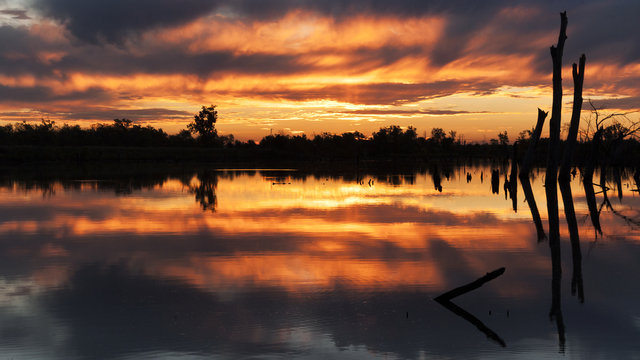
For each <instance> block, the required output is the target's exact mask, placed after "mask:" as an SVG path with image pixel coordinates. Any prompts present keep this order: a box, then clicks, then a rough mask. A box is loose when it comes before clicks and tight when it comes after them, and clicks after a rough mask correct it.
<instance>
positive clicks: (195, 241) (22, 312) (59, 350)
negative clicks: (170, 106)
mask: <svg viewBox="0 0 640 360" xmlns="http://www.w3.org/2000/svg"><path fill="white" fill-rule="evenodd" d="M502 169H503V170H502V174H505V176H507V171H506V170H507V169H508V170H509V175H508V182H509V187H508V193H509V194H512V195H511V199H510V201H509V200H507V201H505V200H504V198H503V196H502V195H501V194H500V196H495V195H493V194H492V190H493V188H494V184H493V183H494V173H497V175H496V176H495V178H497V179H498V180H497V181H498V184H499V182H500V180H501V177H502V176H501V174H500V171H501V170H500V167H499V166H495V165H493V166H492V165H487V166H485V165H466V166H462V167H459V168H458V167H446V166H444V165H441V164H438V166H437V167H436V166H434V167H428V168H427V169H424V170H418V171H414V172H409V171H406V170H403V171H402V172H399V173H397V172H393V171H391V172H384V171H380V170H376V171H373V170H372V171H362V170H360V171H359V172H358V173H356V172H355V171H354V172H350V171H344V172H342V173H330V172H328V173H322V172H313V173H308V172H305V171H294V170H284V171H283V170H215V169H208V168H197V169H189V168H174V169H168V170H165V171H161V170H159V169H153V171H150V172H148V173H143V174H140V175H139V176H136V175H134V174H131V173H122V174H120V175H114V174H117V172H115V173H112V174H109V176H105V175H104V174H102V175H101V174H95V173H91V172H86V173H81V174H72V173H65V174H64V175H60V174H55V175H51V176H36V175H33V174H15V173H14V174H12V175H11V176H5V177H4V178H2V179H1V180H0V196H1V197H0V199H1V200H0V331H1V333H2V334H7V335H6V336H3V337H1V339H0V354H2V356H0V357H7V358H11V357H16V358H19V357H23V358H24V357H29V358H44V357H52V358H74V357H75V358H141V357H149V358H154V357H155V358H157V357H162V356H167V357H170V356H175V357H180V356H185V357H186V356H187V355H189V356H193V357H198V356H202V357H209V356H211V355H217V356H221V357H227V358H234V357H251V356H270V355H273V356H279V357H312V358H323V357H324V358H327V357H358V356H360V357H371V356H375V355H377V356H387V357H390V358H418V357H429V356H435V357H465V358H468V357H474V356H476V355H477V354H478V353H485V354H489V355H491V356H492V357H495V356H504V355H505V354H506V353H502V352H501V351H502V348H501V347H499V346H495V344H493V343H491V342H487V341H486V339H485V334H486V333H483V332H481V331H476V329H474V328H473V327H470V326H469V324H468V323H466V322H464V321H461V319H459V318H457V317H456V316H455V315H454V314H452V313H451V312H449V311H447V309H445V308H442V307H441V306H440V305H438V304H437V303H434V302H433V301H431V299H432V298H434V297H436V296H437V295H438V294H441V293H443V292H445V291H447V290H450V289H452V288H454V287H457V286H459V285H460V284H464V283H466V282H468V281H469V280H470V279H474V278H476V277H477V276H478V275H479V274H483V273H485V272H486V271H487V270H488V269H495V268H496V267H498V266H506V267H507V268H508V269H509V271H508V272H507V273H505V275H503V276H501V277H500V279H499V280H496V281H495V282H489V283H487V284H486V285H484V286H483V287H482V288H481V289H478V290H474V291H473V292H470V293H469V294H467V295H465V296H463V297H460V298H457V299H456V305H455V306H457V308H459V309H462V311H463V312H464V313H465V314H466V315H467V316H466V319H467V320H469V319H471V320H472V321H471V320H470V321H471V322H472V324H474V325H477V324H482V326H483V328H484V329H485V330H486V329H490V330H491V332H493V333H494V334H496V335H497V334H500V335H499V336H498V338H500V339H502V341H503V342H504V343H505V344H508V345H507V346H508V349H509V351H510V352H509V356H511V355H513V356H514V357H519V356H522V357H540V356H542V357H544V356H552V354H556V353H557V351H558V340H560V341H561V349H564V350H563V351H565V352H566V353H567V354H570V355H572V356H576V357H580V356H581V355H583V356H587V355H590V354H594V353H597V354H603V356H605V357H612V358H625V357H632V355H634V354H637V353H638V351H640V349H639V347H638V346H639V345H638V344H637V341H636V340H637V336H638V333H639V332H640V325H639V323H638V320H637V319H640V308H639V307H638V305H637V300H638V298H639V297H640V286H639V285H637V284H636V282H635V281H633V278H632V277H631V276H632V274H635V273H637V271H638V270H639V268H638V265H637V264H638V263H637V258H638V256H640V247H639V246H638V245H639V244H640V233H639V232H638V227H637V226H634V225H633V222H634V221H636V220H637V219H638V215H639V213H638V209H639V208H640V206H639V205H640V200H639V197H638V196H637V194H636V193H635V192H632V191H630V190H632V189H630V190H625V189H621V186H620V185H618V184H617V182H618V181H617V180H615V176H613V175H611V176H601V177H600V179H601V182H604V185H605V187H604V188H606V186H612V187H614V188H615V191H616V192H619V191H625V192H626V193H625V194H624V196H623V198H622V201H621V202H620V201H617V200H614V204H611V205H612V206H611V207H606V206H605V207H600V208H599V209H598V207H597V205H598V204H600V203H601V202H603V201H604V199H606V198H605V196H606V194H603V193H597V194H596V193H595V191H593V192H592V194H591V195H589V192H588V191H587V186H585V187H584V191H583V190H582V186H581V183H583V182H582V181H581V176H576V178H575V180H574V181H573V182H571V183H569V184H561V185H560V192H561V194H562V200H563V201H562V203H560V205H562V209H561V210H563V211H564V213H565V216H564V219H558V224H559V227H558V241H557V242H555V243H554V244H555V245H554V246H556V245H557V249H554V248H551V259H550V256H549V250H547V246H546V244H538V240H539V239H541V238H543V237H544V228H543V226H544V224H545V221H547V219H548V215H547V213H546V212H545V209H537V207H536V206H535V204H536V199H537V200H538V203H539V201H540V200H542V199H543V198H545V192H546V189H545V188H544V187H543V186H542V181H541V178H540V177H536V176H534V177H528V176H527V177H525V178H523V177H520V181H517V180H515V179H513V176H514V174H516V173H517V168H516V169H515V170H514V169H513V168H510V169H509V168H504V167H503V168H502ZM492 170H494V171H492ZM485 172H487V173H488V174H489V173H491V184H488V183H483V174H484V173H485ZM619 174H620V182H621V184H623V186H624V184H626V183H629V182H630V181H631V179H633V176H632V173H630V172H626V171H620V172H619ZM469 175H472V176H471V177H469ZM597 175H598V176H600V174H597ZM436 179H437V181H438V182H439V184H440V186H439V187H438V186H435V184H436ZM602 179H604V180H602ZM607 179H614V180H613V181H612V182H611V183H609V182H608V180H607ZM518 183H520V186H522V191H523V194H524V197H525V198H526V204H527V205H528V206H529V208H530V210H531V211H530V212H527V211H526V210H525V211H520V212H515V211H514V210H516V206H517V191H518V189H517V186H518ZM584 184H585V185H586V181H585V182H584ZM591 184H593V183H591ZM592 186H593V185H592ZM572 187H573V188H572ZM43 195H44V196H43ZM514 198H515V200H514ZM521 201H522V200H521ZM514 203H515V206H514ZM591 203H593V204H596V214H597V215H598V224H599V228H600V229H601V230H600V231H601V232H602V234H603V235H602V236H603V237H602V238H600V237H599V238H598V241H597V242H596V239H595V238H594V236H593V233H594V228H595V225H593V224H595V223H592V222H590V221H589V220H588V219H589V218H590V217H591V210H592V207H591V205H590V204H591ZM534 209H535V210H534ZM214 211H215V214H214V213H212V212H214ZM536 214H537V215H536ZM532 219H533V221H532ZM565 224H566V225H568V226H564V225H565ZM599 236H600V235H599ZM581 242H582V244H583V245H584V244H588V246H589V249H590V251H589V252H588V255H587V253H586V252H585V256H584V258H583V257H582V252H581V249H580V243H581ZM550 243H551V241H550ZM584 246H587V245H584ZM561 247H567V248H570V249H571V253H569V252H561V251H560V248H561ZM556 251H557V253H556ZM565 253H566V254H565ZM563 255H565V256H564V257H563ZM563 264H572V266H571V265H569V266H571V267H570V269H572V270H571V274H572V275H571V282H570V285H569V283H568V282H567V283H566V287H567V289H571V290H572V293H575V294H576V296H577V297H578V299H579V301H573V302H569V301H565V302H562V298H561V295H560V294H561V291H562V289H563V287H565V285H563V284H565V283H563V281H562V277H561V276H559V274H561V272H560V271H557V270H558V269H560V270H561V269H562V266H563ZM552 269H553V271H551V270H552ZM549 279H551V280H552V288H551V303H552V304H551V313H552V315H553V316H554V321H555V323H554V328H555V329H554V331H553V332H554V333H556V334H555V335H554V336H550V334H549V323H548V317H547V314H548V313H549V302H548V301H549V295H550V291H549V286H548V283H549ZM584 288H587V289H588V304H585V305H581V302H582V301H585V300H584V299H585V295H584ZM565 291H566V290H565ZM455 313H456V314H462V312H460V311H457V309H456V311H455ZM468 315H470V316H471V317H469V316H468ZM474 319H475V320H474ZM565 323H566V324H567V326H566V329H565V327H564V324H565ZM481 330H482V329H481ZM49 354H52V355H49Z"/></svg>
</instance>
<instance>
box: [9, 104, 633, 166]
mask: <svg viewBox="0 0 640 360" xmlns="http://www.w3.org/2000/svg"><path fill="white" fill-rule="evenodd" d="M593 113H594V114H595V119H594V121H593V123H594V125H596V126H597V128H598V129H599V130H600V131H599V132H598V135H597V138H598V143H599V145H598V147H599V149H600V150H599V151H600V152H601V153H602V154H604V155H603V156H605V155H606V156H609V157H618V158H625V159H626V160H629V156H628V154H640V152H638V151H637V150H638V149H640V146H638V142H637V136H636V135H637V132H636V131H635V130H636V129H637V126H636V127H634V126H633V124H631V126H629V124H625V123H622V122H620V121H618V120H617V119H618V118H619V117H616V116H606V115H602V114H600V113H599V112H597V111H594V112H593ZM217 119H218V113H217V110H216V106H215V105H210V106H208V107H205V106H203V107H202V109H201V110H200V111H199V112H198V113H197V114H195V115H194V119H193V121H192V122H191V123H189V124H188V125H187V128H186V129H184V130H182V131H180V132H179V133H178V134H173V135H170V134H167V133H166V132H164V131H163V130H162V129H156V128H154V127H152V126H150V125H147V126H141V125H138V124H135V123H134V122H133V121H131V120H129V119H124V118H123V119H114V120H113V122H112V123H110V124H104V123H98V124H94V125H92V126H91V127H88V128H83V127H80V126H79V125H69V124H64V125H62V126H58V125H56V123H55V122H54V121H49V120H41V122H40V123H35V124H34V123H28V122H21V123H15V124H12V125H11V124H10V125H4V126H0V144H1V145H3V146H4V147H13V148H15V147H107V148H109V147H140V148H160V147H162V148H194V149H199V150H198V151H200V152H203V151H206V149H218V150H216V151H218V152H219V151H221V150H222V151H229V150H233V149H237V150H241V151H244V153H245V155H246V156H245V157H251V156H255V157H259V158H270V157H272V158H276V159H289V160H323V159H326V160H333V159H344V160H351V159H397V158H412V159H430V158H435V157H437V158H443V157H446V158H455V157H475V158H478V157H485V158H487V157H488V158H506V157H508V156H510V154H511V153H512V150H511V149H510V148H511V143H510V140H509V135H508V134H507V131H503V132H500V133H498V134H497V137H496V138H495V139H490V141H489V142H488V143H485V144H478V143H467V142H466V141H465V140H464V137H463V136H460V135H458V133H457V132H456V131H453V130H451V131H448V132H446V131H445V130H444V129H442V128H433V129H432V130H431V132H430V133H429V135H430V136H419V135H418V132H417V130H416V128H414V127H412V126H409V127H406V128H403V127H400V126H398V125H391V126H386V127H382V128H380V129H379V130H378V131H376V132H374V133H372V134H371V135H370V136H367V135H365V134H363V133H361V132H358V131H355V132H344V133H342V134H334V133H329V132H324V133H321V134H317V135H314V136H312V137H308V136H307V135H306V134H301V135H289V134H284V133H279V134H271V135H267V136H265V137H263V138H262V139H261V140H260V141H259V142H258V143H256V142H255V141H253V140H249V141H246V142H243V141H239V140H236V139H235V138H234V136H233V135H231V134H230V135H219V134H218V132H217V129H216V127H215V125H216V122H217ZM603 119H604V120H603ZM589 129H590V127H587V128H586V129H585V131H584V132H583V136H582V138H581V139H580V140H581V141H579V143H578V147H579V148H583V149H582V150H584V151H580V150H579V151H577V152H576V153H577V154H578V156H577V158H578V160H580V159H579V158H580V155H581V154H586V153H589V152H592V151H593V150H592V146H589V145H587V144H591V143H592V141H591V139H592V138H593V137H594V132H593V131H589ZM532 134H533V130H525V131H522V132H521V133H519V134H518V136H517V138H516V139H515V143H517V144H518V149H517V151H518V153H519V154H520V155H521V156H523V153H524V151H525V149H526V148H527V146H528V143H529V142H530V139H531V135H532ZM425 135H426V134H425ZM539 141H540V145H541V146H538V147H537V149H538V151H537V153H536V157H535V159H536V161H537V162H538V163H542V162H543V159H545V158H546V157H547V154H546V149H547V148H548V147H547V146H546V144H545V143H547V142H548V139H547V138H543V139H540V140H539ZM165 153H166V152H165Z"/></svg>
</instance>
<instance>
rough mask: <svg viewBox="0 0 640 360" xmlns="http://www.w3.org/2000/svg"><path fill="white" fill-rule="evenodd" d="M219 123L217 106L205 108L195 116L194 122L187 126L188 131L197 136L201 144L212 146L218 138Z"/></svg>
mask: <svg viewBox="0 0 640 360" xmlns="http://www.w3.org/2000/svg"><path fill="white" fill-rule="evenodd" d="M217 121H218V111H216V105H210V106H209V107H205V106H203V107H202V109H201V110H200V112H199V113H197V114H196V115H194V116H193V122H191V123H190V124H189V125H187V129H189V131H191V133H192V134H197V135H198V139H199V140H200V141H201V142H203V143H206V144H211V143H212V142H213V140H214V139H216V137H217V136H218V132H217V130H216V122H217Z"/></svg>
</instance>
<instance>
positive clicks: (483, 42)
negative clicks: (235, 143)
mask: <svg viewBox="0 0 640 360" xmlns="http://www.w3.org/2000/svg"><path fill="white" fill-rule="evenodd" d="M561 11H567V16H568V19H569V25H568V28H567V36H568V38H567V41H566V45H565V53H564V61H563V80H564V81H563V85H564V98H563V102H564V104H565V106H564V112H563V121H564V122H568V119H569V118H570V113H571V110H570V109H571V103H572V96H573V84H572V80H571V63H573V62H577V61H578V58H579V56H580V54H582V53H585V54H586V58H587V62H586V63H587V65H586V75H585V85H584V94H583V96H584V98H585V100H591V101H592V103H593V104H594V105H595V106H596V107H598V108H599V109H600V112H601V113H628V115H627V117H628V118H629V119H631V120H638V121H640V115H639V114H640V113H638V111H639V110H640V31H638V28H637V16H638V14H640V2H637V1H623V0H617V1H615V0H614V1H595V0H580V1H578V0H573V1H570V0H566V1H546V2H540V1H533V0H530V1H529V0H521V1H506V0H505V1H501V0H488V1H482V2H468V1H462V0H446V1H445V0H433V1H428V0H420V1H419V0H394V1H388V0H351V1H348V0H323V1H315V0H263V1H260V0H137V1H129V0H109V1H106V0H105V1H85V0H22V1H19V0H0V124H6V123H15V122H19V121H40V120H41V119H49V120H53V121H56V124H58V125H60V124H64V123H68V124H72V125H73V124H80V125H81V126H90V125H91V124H93V123H98V122H102V123H108V122H111V120H113V119H114V118H128V119H131V120H133V121H134V122H136V123H139V124H141V125H151V126H154V127H156V128H162V129H164V130H165V131H166V132H168V133H177V132H178V131H180V130H182V129H185V128H186V125H187V124H188V123H189V122H190V121H191V120H192V119H193V115H194V114H195V113H197V112H198V110H199V109H200V107H201V106H203V105H207V106H208V105H210V104H213V105H217V109H218V116H219V118H218V124H217V128H218V131H219V133H221V134H233V135H234V136H235V137H236V138H237V139H240V140H248V139H254V140H259V139H261V138H262V137H263V136H265V135H268V134H270V133H274V134H275V133H283V134H292V135H296V134H306V135H307V136H313V135H314V134H321V133H323V132H330V133H338V134H339V133H343V132H349V131H360V132H361V133H364V134H365V135H370V134H371V133H372V132H374V131H376V130H378V129H379V128H380V127H383V126H389V125H400V126H403V127H406V126H414V127H415V128H417V130H418V134H419V135H420V136H423V135H427V136H428V135H429V133H430V131H431V129H432V128H434V127H440V128H443V129H445V130H446V131H449V130H454V131H457V133H458V134H459V135H462V136H463V137H464V139H465V140H468V141H487V140H489V139H490V138H496V137H497V134H498V133H499V132H501V131H505V130H506V131H507V132H508V134H509V137H510V138H511V139H515V137H516V136H517V134H518V133H519V132H520V131H522V130H525V129H531V128H532V127H533V126H534V125H535V121H536V117H537V110H536V109H537V108H541V109H543V110H549V109H550V108H551V56H550V54H549V47H550V46H551V45H553V44H555V43H556V42H557V38H558V31H559V26H560V16H559V13H560V12H561ZM590 116H591V112H590V111H589V104H588V103H585V107H584V111H583V116H582V118H583V121H587V120H588V118H589V117H590Z"/></svg>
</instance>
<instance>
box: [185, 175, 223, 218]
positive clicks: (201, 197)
mask: <svg viewBox="0 0 640 360" xmlns="http://www.w3.org/2000/svg"><path fill="white" fill-rule="evenodd" d="M196 177H197V179H198V184H197V185H191V186H189V191H190V192H191V193H192V194H194V195H195V198H196V201H197V202H198V203H199V204H200V206H201V207H202V210H210V211H212V212H215V211H216V207H217V205H218V198H217V196H216V187H217V186H218V174H217V172H216V171H215V170H204V171H200V172H198V173H197V175H196Z"/></svg>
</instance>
